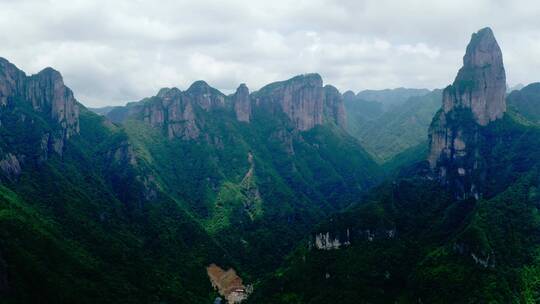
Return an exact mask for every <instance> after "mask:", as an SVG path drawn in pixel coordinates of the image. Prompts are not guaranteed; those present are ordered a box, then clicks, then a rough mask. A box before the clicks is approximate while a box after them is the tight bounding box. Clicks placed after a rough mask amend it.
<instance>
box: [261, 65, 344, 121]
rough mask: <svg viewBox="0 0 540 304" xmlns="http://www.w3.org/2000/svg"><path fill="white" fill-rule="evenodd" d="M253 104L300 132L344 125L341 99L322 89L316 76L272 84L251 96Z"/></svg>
mask: <svg viewBox="0 0 540 304" xmlns="http://www.w3.org/2000/svg"><path fill="white" fill-rule="evenodd" d="M252 95H253V98H254V99H255V104H256V105H257V106H260V107H264V108H265V109H267V110H268V111H269V112H270V113H274V115H276V114H278V113H280V112H281V113H284V114H285V115H286V116H287V117H288V118H289V120H290V121H291V122H292V123H293V125H294V126H295V128H296V129H298V130H300V131H306V130H309V129H311V128H313V127H315V126H316V125H321V124H323V123H324V122H325V120H330V121H334V122H335V123H336V124H338V125H343V124H344V123H345V115H344V113H345V111H344V108H343V98H342V97H341V94H340V93H339V91H337V89H335V88H334V87H331V86H327V87H326V88H323V81H322V78H321V76H320V75H319V74H305V75H299V76H296V77H293V78H291V79H289V80H286V81H280V82H275V83H272V84H269V85H267V86H265V87H263V88H262V89H261V90H259V91H258V92H256V93H254V94H252Z"/></svg>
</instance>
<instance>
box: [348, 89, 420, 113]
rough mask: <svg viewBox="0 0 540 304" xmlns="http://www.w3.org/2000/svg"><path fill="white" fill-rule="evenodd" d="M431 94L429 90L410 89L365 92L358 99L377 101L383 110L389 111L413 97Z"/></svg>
mask: <svg viewBox="0 0 540 304" xmlns="http://www.w3.org/2000/svg"><path fill="white" fill-rule="evenodd" d="M427 93H429V90H427V89H409V88H396V89H384V90H364V91H360V92H358V94H356V97H357V98H358V99H360V100H366V101H376V102H379V103H381V104H382V105H383V108H385V109H389V108H391V107H393V106H398V105H401V104H403V103H404V102H406V101H407V100H408V99H409V98H411V97H417V96H422V95H426V94H427Z"/></svg>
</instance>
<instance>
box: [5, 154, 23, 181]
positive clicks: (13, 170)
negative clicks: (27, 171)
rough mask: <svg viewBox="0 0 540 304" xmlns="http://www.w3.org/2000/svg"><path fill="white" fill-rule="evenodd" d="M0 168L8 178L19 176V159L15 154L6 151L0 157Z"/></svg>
mask: <svg viewBox="0 0 540 304" xmlns="http://www.w3.org/2000/svg"><path fill="white" fill-rule="evenodd" d="M0 170H2V172H3V173H4V174H5V175H6V176H8V177H10V178H17V177H19V175H20V174H21V164H20V163H19V159H18V158H17V157H16V156H15V155H13V154H11V153H7V154H6V155H4V157H3V159H0Z"/></svg>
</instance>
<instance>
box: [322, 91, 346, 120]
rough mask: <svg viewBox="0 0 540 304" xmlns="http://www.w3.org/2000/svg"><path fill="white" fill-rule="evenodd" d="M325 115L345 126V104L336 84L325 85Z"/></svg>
mask: <svg viewBox="0 0 540 304" xmlns="http://www.w3.org/2000/svg"><path fill="white" fill-rule="evenodd" d="M323 113H324V117H325V118H326V119H330V120H333V121H334V122H335V123H336V124H337V125H338V126H342V127H345V124H346V119H345V105H344V103H343V96H342V95H341V93H339V90H338V89H336V88H335V87H334V86H331V85H326V86H324V111H323Z"/></svg>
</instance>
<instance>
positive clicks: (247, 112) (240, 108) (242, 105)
mask: <svg viewBox="0 0 540 304" xmlns="http://www.w3.org/2000/svg"><path fill="white" fill-rule="evenodd" d="M232 98H233V105H234V112H235V114H236V119H238V121H244V122H249V121H250V119H251V99H250V97H249V89H248V87H247V86H246V85H245V84H243V83H242V84H241V85H240V86H239V87H238V89H236V92H235V93H234V95H233V97H232Z"/></svg>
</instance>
